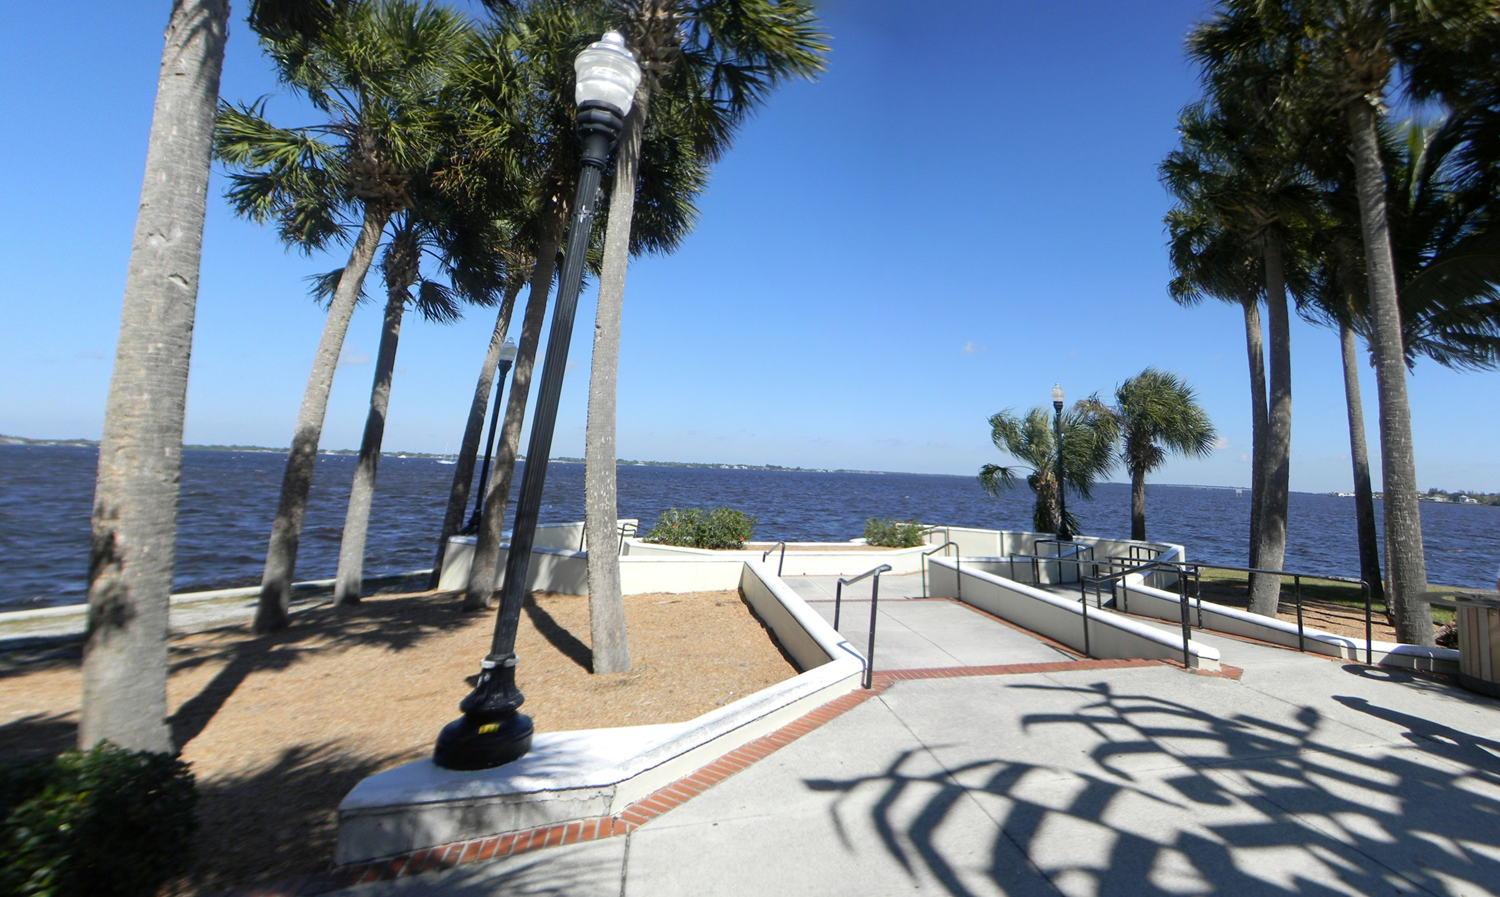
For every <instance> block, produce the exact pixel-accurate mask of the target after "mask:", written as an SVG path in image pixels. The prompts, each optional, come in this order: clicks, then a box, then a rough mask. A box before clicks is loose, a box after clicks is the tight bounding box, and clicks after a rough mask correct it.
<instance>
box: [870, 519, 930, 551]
mask: <svg viewBox="0 0 1500 897" xmlns="http://www.w3.org/2000/svg"><path fill="white" fill-rule="evenodd" d="M865 541H866V542H868V543H869V544H871V545H881V546H884V547H886V548H916V547H917V546H918V545H921V544H922V527H921V525H920V524H918V523H917V522H916V521H915V520H908V521H906V522H904V523H903V522H901V521H900V520H886V519H884V518H881V517H871V518H870V519H869V520H866V521H865Z"/></svg>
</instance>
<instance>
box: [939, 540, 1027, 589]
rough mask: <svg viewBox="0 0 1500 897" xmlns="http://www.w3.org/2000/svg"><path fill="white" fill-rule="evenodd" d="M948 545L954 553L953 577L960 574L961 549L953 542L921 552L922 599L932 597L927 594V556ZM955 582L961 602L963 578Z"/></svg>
mask: <svg viewBox="0 0 1500 897" xmlns="http://www.w3.org/2000/svg"><path fill="white" fill-rule="evenodd" d="M949 545H952V546H953V548H954V549H955V550H954V552H953V570H954V575H956V576H958V574H960V573H961V572H962V571H961V570H960V567H962V566H963V549H961V548H959V547H958V543H957V542H953V541H949V542H944V543H943V544H941V545H939V546H938V547H936V548H934V549H932V550H931V551H924V552H922V597H923V598H930V597H932V596H930V595H928V594H927V558H928V556H929V555H934V554H937V553H938V552H939V551H942V550H943V549H945V548H947V547H948V546H949ZM1012 569H1014V568H1012ZM957 581H958V597H959V599H960V600H962V598H963V597H964V578H963V577H962V576H958V580H957Z"/></svg>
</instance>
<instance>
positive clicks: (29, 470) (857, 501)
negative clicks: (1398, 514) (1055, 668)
mask: <svg viewBox="0 0 1500 897" xmlns="http://www.w3.org/2000/svg"><path fill="white" fill-rule="evenodd" d="M95 459H96V453H95V450H94V449H92V448H73V447H64V446H56V447H54V446H45V447H44V446H0V583H4V588H3V590H0V607H4V608H7V609H15V608H18V607H24V606H33V607H34V606H40V605H52V604H68V603H72V602H77V601H82V600H84V595H85V586H86V577H87V570H88V539H89V505H90V502H91V500H92V497H93V486H94V470H95ZM284 462H285V456H284V455H281V454H275V453H270V452H213V451H189V452H186V453H185V455H184V461H183V474H182V501H181V516H180V520H179V527H178V543H177V574H176V577H175V579H176V588H177V590H179V591H183V590H188V589H196V588H214V587H223V586H232V585H251V584H255V583H258V582H259V581H260V569H261V565H262V563H263V562H264V560H265V549H266V538H267V534H268V533H269V532H270V526H271V517H272V515H273V514H274V512H275V510H276V499H277V490H278V489H279V487H280V483H281V473H282V466H283V464H284ZM353 471H354V457H353V456H350V455H322V456H319V458H318V467H317V473H316V475H315V477H314V480H313V489H312V496H311V501H310V504H309V506H308V511H307V521H306V528H305V530H304V532H303V537H302V546H301V549H300V551H299V553H298V558H297V578H298V579H322V578H328V577H331V576H333V573H334V569H335V567H336V566H337V563H338V545H339V530H340V527H341V526H342V525H343V519H344V510H345V505H346V503H347V501H348V495H349V480H350V477H351V476H352V475H353ZM452 477H453V468H452V467H451V466H448V465H442V464H438V463H437V462H436V461H435V460H433V459H430V458H399V457H395V456H388V457H386V458H384V459H382V460H381V463H380V481H379V488H378V489H377V492H376V496H375V503H374V508H373V510H372V512H371V520H370V536H369V543H368V549H367V551H368V559H367V560H366V562H365V571H366V575H370V576H374V575H379V574H381V573H397V572H404V571H407V570H415V569H421V568H424V567H428V566H431V564H432V556H433V551H434V550H435V547H436V538H437V531H438V528H439V526H441V524H442V514H443V508H444V502H445V500H446V496H447V492H448V486H449V483H450V482H451V480H452ZM520 479H521V478H520V475H519V472H518V474H517V476H516V477H515V481H516V483H517V484H519V483H520ZM547 479H548V482H547V491H546V494H545V495H544V496H543V498H544V501H543V504H542V514H541V517H542V522H543V523H557V522H566V521H572V520H581V519H583V465H581V464H566V463H553V464H552V465H550V466H549V468H548V474H547ZM619 489H620V516H622V517H639V518H640V519H641V522H642V524H643V525H644V526H649V525H650V524H651V522H652V521H654V520H655V519H656V516H657V515H658V514H659V513H661V511H662V510H663V509H665V508H668V507H673V506H678V507H683V506H697V507H712V506H718V505H728V506H729V507H733V508H739V509H740V510H743V511H745V512H747V513H749V514H751V515H753V516H755V517H757V518H759V521H760V523H759V526H758V527H757V528H756V538H758V539H787V540H834V541H842V540H845V539H850V538H854V537H856V536H859V535H861V534H862V532H863V530H864V520H865V518H867V517H873V516H882V517H895V518H899V519H911V518H915V519H918V520H922V521H924V522H931V523H948V524H952V525H954V526H978V527H990V528H999V529H1029V528H1030V523H1031V501H1030V493H1029V491H1028V490H1027V489H1026V488H1025V486H1024V485H1023V486H1021V487H1020V488H1018V489H1015V490H1012V491H1011V492H1009V493H1007V494H1005V495H1003V496H1001V497H1000V498H998V499H992V498H990V497H988V496H986V495H985V494H984V492H983V491H981V490H980V488H979V486H978V484H977V483H976V482H975V481H974V480H973V479H972V478H968V477H942V476H924V475H919V474H862V473H810V472H807V473H804V472H794V471H764V470H720V469H704V468H687V467H622V468H620V475H619ZM1073 501H1074V500H1072V499H1070V503H1072V502H1073ZM1072 506H1073V510H1074V512H1075V513H1076V514H1077V515H1078V518H1079V520H1080V521H1081V522H1082V524H1083V527H1084V530H1085V531H1086V532H1088V533H1092V534H1098V535H1112V536H1113V535H1119V536H1123V535H1127V534H1128V533H1129V531H1130V517H1129V515H1130V490H1129V487H1128V486H1124V485H1114V484H1105V485H1102V486H1100V487H1099V488H1098V489H1097V490H1095V497H1094V500H1093V501H1092V502H1083V501H1078V502H1076V503H1073V505H1072ZM1249 507H1250V500H1249V492H1248V490H1246V491H1245V493H1244V494H1242V495H1237V494H1236V492H1235V490H1233V489H1209V488H1196V487H1190V486H1151V487H1149V489H1148V497H1147V518H1146V522H1147V532H1148V534H1149V535H1150V536H1151V537H1152V538H1155V539H1162V540H1166V541H1171V542H1181V543H1184V544H1186V545H1187V547H1188V556H1189V557H1190V558H1193V559H1196V560H1201V561H1208V562H1218V563H1226V564H1243V563H1244V562H1245V542H1246V539H1247V538H1248V526H1249V524H1248V518H1249ZM1377 513H1379V511H1378V509H1377ZM1288 527H1289V532H1290V537H1289V539H1288V551H1287V561H1286V567H1287V569H1295V570H1307V571H1313V572H1324V573H1333V574H1342V575H1346V576H1349V575H1357V573H1358V567H1359V564H1358V555H1357V548H1356V545H1355V536H1354V501H1353V499H1348V498H1333V497H1330V496H1326V495H1317V494H1311V493H1293V495H1292V496H1291V509H1290V520H1289V522H1288ZM1422 527H1423V536H1424V541H1425V545H1426V549H1427V569H1428V576H1429V577H1430V579H1431V580H1432V581H1433V582H1438V583H1444V584H1448V585H1459V586H1467V587H1471V588H1480V587H1485V588H1489V587H1493V583H1494V577H1495V569H1496V565H1497V564H1500V508H1491V507H1484V506H1475V505H1443V504H1423V505H1422Z"/></svg>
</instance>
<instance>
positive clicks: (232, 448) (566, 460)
mask: <svg viewBox="0 0 1500 897" xmlns="http://www.w3.org/2000/svg"><path fill="white" fill-rule="evenodd" d="M6 445H20V446H72V447H75V448H98V447H99V441H98V440H96V439H28V438H26V437H24V436H6V435H4V434H0V446H6ZM182 448H183V450H184V451H194V452H260V453H262V454H275V455H284V454H286V453H287V449H285V448H270V447H267V446H263V445H184V446H183V447H182ZM318 454H320V455H357V454H359V450H358V449H319V450H318ZM381 457H384V458H451V457H453V456H452V455H445V454H441V453H437V452H403V451H383V452H381ZM517 460H520V461H525V460H526V456H525V455H521V456H519V457H518V458H517ZM549 463H554V464H582V463H584V462H583V459H582V458H572V457H566V456H563V457H557V458H553V459H552V460H551V462H549ZM615 464H616V465H617V466H619V467H685V468H696V469H700V470H763V471H765V470H768V471H782V472H784V473H859V474H869V475H872V476H919V477H955V478H959V479H971V478H972V475H971V474H962V473H912V472H911V471H903V470H853V469H851V468H847V467H784V466H782V465H779V464H715V463H712V462H701V461H633V460H630V459H627V458H620V459H618V460H616V461H615ZM1107 482H1108V483H1109V484H1110V485H1115V486H1129V485H1130V483H1128V482H1124V483H1117V482H1114V481H1112V480H1111V481H1107ZM1147 485H1148V486H1170V487H1172V488H1174V489H1233V490H1235V491H1236V492H1249V491H1250V487H1248V486H1204V485H1197V484H1192V483H1148V484H1147ZM1293 491H1296V490H1293ZM1438 491H1439V492H1440V493H1441V494H1443V495H1444V496H1445V497H1444V498H1435V497H1429V495H1428V493H1426V492H1423V493H1420V494H1419V495H1418V497H1419V498H1420V499H1421V500H1422V501H1435V502H1444V503H1446V502H1448V501H1450V499H1448V498H1447V497H1446V496H1450V495H1460V494H1463V495H1472V496H1478V497H1479V501H1478V502H1477V504H1479V505H1481V506H1483V505H1489V506H1496V505H1500V498H1497V496H1495V495H1491V494H1488V493H1483V492H1460V491H1458V490H1452V491H1445V490H1438ZM1298 494H1302V495H1326V496H1329V497H1333V498H1347V497H1351V496H1352V495H1353V493H1352V492H1351V493H1343V492H1311V491H1309V492H1301V493H1298ZM1375 497H1376V498H1380V497H1381V495H1380V493H1379V492H1377V493H1375Z"/></svg>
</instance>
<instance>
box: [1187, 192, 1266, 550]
mask: <svg viewBox="0 0 1500 897" xmlns="http://www.w3.org/2000/svg"><path fill="white" fill-rule="evenodd" d="M1169 186H1170V185H1169ZM1183 186H1187V187H1189V188H1190V189H1189V191H1188V192H1186V193H1183V194H1179V195H1177V196H1176V199H1177V205H1176V206H1175V207H1173V208H1172V209H1171V210H1170V211H1168V212H1167V215H1166V218H1165V219H1164V220H1165V222H1166V225H1167V233H1168V236H1169V239H1168V242H1167V247H1168V256H1169V257H1170V260H1171V264H1172V270H1173V272H1174V273H1173V277H1172V280H1171V281H1170V282H1169V283H1168V286H1167V292H1168V293H1169V294H1170V295H1171V297H1172V299H1173V300H1175V301H1176V302H1177V303H1178V304H1180V305H1185V306H1191V305H1196V304H1198V303H1199V302H1201V301H1202V300H1203V299H1204V298H1206V297H1212V298H1215V299H1219V300H1221V301H1223V302H1229V303H1233V304H1235V305H1238V306H1239V307H1240V309H1241V311H1242V312H1243V314H1244V318H1245V352H1246V355H1247V357H1248V359H1249V365H1250V544H1249V554H1248V556H1249V558H1250V566H1251V567H1257V566H1259V564H1258V560H1259V554H1260V517H1261V512H1262V505H1263V503H1264V498H1265V484H1266V478H1265V452H1266V429H1267V427H1268V422H1267V414H1268V412H1267V406H1266V356H1265V348H1264V343H1263V341H1262V336H1261V323H1260V296H1261V292H1262V290H1263V287H1262V282H1261V279H1260V275H1261V274H1262V272H1263V270H1264V269H1263V267H1262V266H1260V265H1259V263H1258V262H1259V259H1258V258H1257V256H1256V255H1255V253H1254V252H1253V251H1252V247H1251V246H1250V245H1249V244H1248V243H1245V242H1243V241H1241V240H1238V239H1236V238H1235V236H1234V234H1232V233H1231V232H1230V231H1229V230H1228V229H1227V228H1225V227H1224V225H1223V224H1222V222H1221V221H1220V220H1219V217H1218V213H1217V212H1216V210H1215V209H1214V207H1213V202H1212V197H1205V196H1203V195H1202V194H1201V193H1200V192H1199V190H1198V189H1197V188H1198V186H1199V185H1197V184H1188V185H1183Z"/></svg>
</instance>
